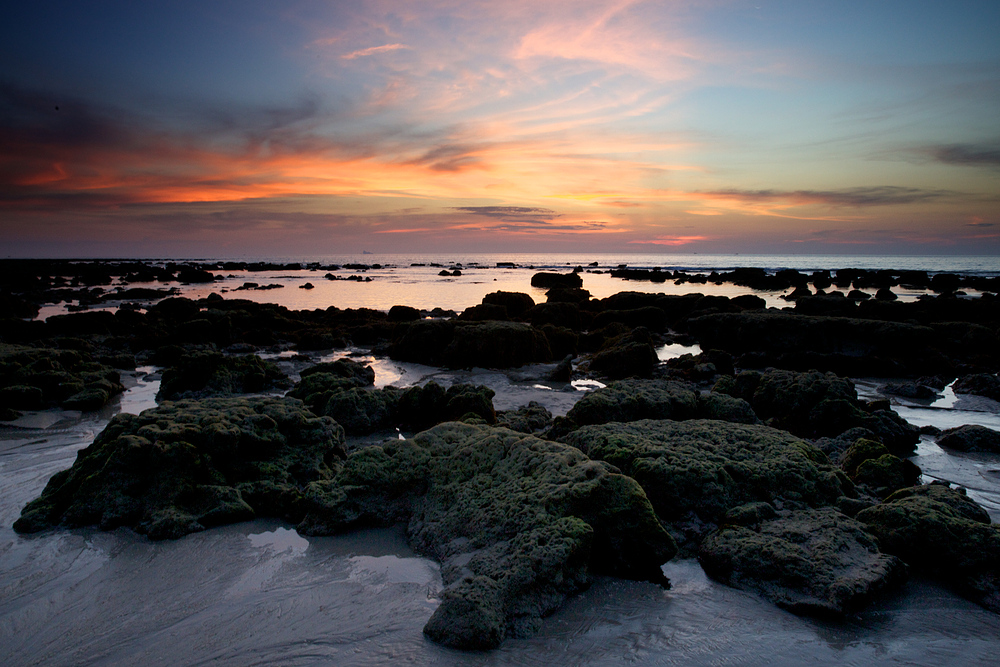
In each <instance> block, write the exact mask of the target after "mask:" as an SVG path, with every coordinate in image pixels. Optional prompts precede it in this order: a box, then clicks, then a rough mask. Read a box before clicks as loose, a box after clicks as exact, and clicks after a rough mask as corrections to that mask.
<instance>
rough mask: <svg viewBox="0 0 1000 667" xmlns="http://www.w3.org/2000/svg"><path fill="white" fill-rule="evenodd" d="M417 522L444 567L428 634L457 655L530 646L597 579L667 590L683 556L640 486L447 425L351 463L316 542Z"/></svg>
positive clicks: (320, 501)
mask: <svg viewBox="0 0 1000 667" xmlns="http://www.w3.org/2000/svg"><path fill="white" fill-rule="evenodd" d="M397 520H405V521H407V523H408V526H409V528H408V533H409V536H410V542H411V544H412V545H413V547H414V548H415V549H417V550H418V551H419V552H421V553H425V554H428V555H430V556H432V557H434V558H435V559H437V560H439V561H441V562H442V563H443V568H442V577H443V580H444V583H445V585H446V590H445V592H444V594H443V595H442V597H441V604H440V606H439V607H438V608H437V610H436V611H435V612H434V615H433V616H432V617H431V619H430V620H429V621H428V624H427V626H426V628H425V629H424V631H425V632H426V633H427V635H428V636H429V637H431V638H432V639H434V640H435V641H437V642H439V643H442V644H445V645H448V646H454V647H456V648H463V649H486V648H493V647H495V646H497V645H498V644H499V643H500V642H501V641H502V640H503V639H504V638H505V637H507V636H525V635H526V634H530V633H532V632H533V631H534V630H536V629H537V627H538V624H539V622H540V619H541V617H542V616H544V615H546V614H548V613H550V612H551V611H553V610H554V609H555V608H556V607H558V606H559V605H560V604H562V602H563V601H564V600H565V598H566V596H568V595H571V594H573V593H576V592H579V591H580V590H582V589H583V588H584V587H586V586H587V584H588V582H589V578H590V573H591V571H592V570H593V571H597V572H606V573H612V574H616V575H618V576H624V577H629V578H637V579H649V580H652V581H656V582H660V583H665V581H664V580H663V577H662V574H661V573H660V569H659V566H660V564H662V563H663V562H665V561H666V560H669V559H670V558H671V557H672V556H673V555H674V554H675V553H676V546H675V545H674V542H673V540H672V539H671V538H670V536H669V535H668V534H667V533H666V532H665V531H664V530H663V529H662V527H661V526H660V524H659V521H658V520H657V518H656V515H655V514H654V513H653V510H652V508H651V507H650V506H649V502H648V500H647V499H646V497H645V494H644V493H643V492H642V490H641V489H640V487H639V485H638V484H637V483H636V482H635V481H633V480H631V479H629V478H627V477H625V476H623V475H621V474H619V473H617V471H615V470H614V468H612V467H610V466H608V465H607V464H605V463H600V462H596V461H591V460H589V459H588V458H587V457H586V456H584V455H583V454H582V453H581V452H580V451H579V450H577V449H574V448H572V447H567V446H565V445H561V444H559V443H553V442H549V441H545V440H540V439H538V438H535V437H532V436H529V435H525V434H523V433H516V432H513V431H510V430H508V429H498V428H490V427H487V426H475V425H470V424H458V423H454V422H452V423H446V424H442V425H439V426H437V427H435V428H432V429H430V430H428V431H425V432H423V433H420V434H418V435H417V436H415V437H414V438H413V439H412V440H405V441H387V442H386V443H384V444H383V445H382V446H380V447H370V448H366V449H363V450H361V451H359V452H357V453H355V454H353V455H352V456H351V457H350V458H348V460H347V462H346V463H345V465H344V467H343V469H342V470H341V471H340V473H339V474H338V476H337V478H336V479H334V480H332V481H330V482H329V483H324V482H320V483H317V485H316V492H315V496H314V502H313V508H312V510H311V512H310V514H309V515H308V516H307V517H306V520H305V521H304V522H303V524H302V526H300V528H301V529H303V530H305V531H307V532H310V533H313V534H325V533H331V532H338V531H340V530H344V529H346V528H348V527H355V526H358V525H371V524H375V525H384V524H385V523H387V522H393V521H397Z"/></svg>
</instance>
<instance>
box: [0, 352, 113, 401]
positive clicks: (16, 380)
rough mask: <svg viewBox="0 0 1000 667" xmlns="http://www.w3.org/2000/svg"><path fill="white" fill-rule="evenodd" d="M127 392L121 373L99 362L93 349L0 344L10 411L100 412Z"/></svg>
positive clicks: (2, 395) (2, 385)
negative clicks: (60, 410) (65, 410)
mask: <svg viewBox="0 0 1000 667" xmlns="http://www.w3.org/2000/svg"><path fill="white" fill-rule="evenodd" d="M60 340H62V342H64V343H66V344H77V343H80V342H81V341H78V340H76V339H60ZM83 347H86V346H83ZM123 391H125V387H124V386H122V383H121V376H120V375H119V373H118V371H116V370H115V369H113V368H111V367H110V366H106V365H104V364H101V363H98V362H97V361H95V358H94V356H93V355H92V353H91V352H90V351H89V349H80V350H75V349H72V350H70V349H58V348H34V347H27V346H23V345H6V344H0V402H2V403H3V404H5V405H6V406H7V407H9V408H14V409H18V410H41V409H44V408H46V407H54V406H56V405H59V406H61V407H64V408H66V409H69V410H96V409H98V408H100V407H102V406H103V405H105V404H106V403H107V402H108V401H109V400H110V399H111V397H112V396H115V395H117V394H120V393H121V392H123ZM67 401H68V403H67Z"/></svg>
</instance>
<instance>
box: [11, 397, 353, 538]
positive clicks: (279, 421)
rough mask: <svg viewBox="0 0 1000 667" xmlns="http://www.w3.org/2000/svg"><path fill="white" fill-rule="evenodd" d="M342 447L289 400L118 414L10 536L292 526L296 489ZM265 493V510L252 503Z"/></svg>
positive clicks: (166, 534)
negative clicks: (274, 521) (268, 519)
mask: <svg viewBox="0 0 1000 667" xmlns="http://www.w3.org/2000/svg"><path fill="white" fill-rule="evenodd" d="M342 444H343V430H342V429H341V428H340V427H339V426H337V425H336V424H335V423H334V422H333V421H332V420H330V419H328V418H317V417H316V416H315V415H313V414H312V413H310V412H308V411H307V410H305V408H304V407H303V406H302V403H301V402H299V401H295V400H292V399H278V398H214V399H205V400H202V401H178V402H176V403H171V402H167V403H164V404H163V405H161V406H159V407H157V408H154V409H151V410H146V411H144V412H143V413H142V414H140V415H138V416H136V415H130V414H125V413H121V414H119V415H116V416H115V417H114V418H113V419H112V420H111V422H110V423H109V424H108V426H107V427H106V428H105V429H104V430H103V431H102V432H101V433H100V434H99V435H98V436H97V438H96V439H95V440H94V443H93V444H92V445H90V446H89V447H87V448H86V449H84V450H82V451H81V452H80V453H79V454H78V455H77V460H76V462H75V463H74V464H73V466H72V467H71V468H69V469H68V470H63V471H61V472H58V473H56V474H55V475H53V477H52V479H51V480H49V483H48V484H47V485H46V487H45V490H44V491H43V492H42V495H41V497H39V498H38V499H36V500H33V501H32V502H30V503H28V505H27V506H26V507H25V508H24V510H23V511H22V512H21V517H20V518H19V519H18V520H17V521H16V522H15V524H14V529H15V530H17V531H18V532H22V533H30V532H36V531H39V530H43V529H45V528H48V527H51V526H56V525H63V526H67V527H78V526H88V525H97V526H99V527H100V528H101V529H102V530H111V529H113V528H116V527H118V526H128V527H130V528H133V529H135V530H136V531H138V532H140V533H145V534H147V535H149V537H150V538H152V539H163V538H178V537H181V536H182V535H185V534H187V533H191V532H196V531H199V530H203V529H205V528H207V527H208V526H211V525H218V524H221V523H231V522H234V521H243V520H246V519H249V518H252V517H253V516H277V517H286V518H290V519H291V520H293V521H296V520H298V518H301V514H300V512H301V508H300V507H299V505H300V503H301V500H302V493H303V490H304V488H305V486H306V485H307V484H309V483H310V482H313V481H315V480H319V479H326V478H331V477H333V473H334V471H335V470H336V468H337V466H338V465H339V464H338V461H339V459H341V458H343V456H344V452H343V448H342ZM267 489H270V490H271V493H270V496H268V497H269V498H270V499H271V501H274V502H261V501H260V498H264V497H265V495H267V494H264V495H261V493H262V491H263V490H267ZM275 499H277V500H275Z"/></svg>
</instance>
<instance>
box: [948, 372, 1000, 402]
mask: <svg viewBox="0 0 1000 667" xmlns="http://www.w3.org/2000/svg"><path fill="white" fill-rule="evenodd" d="M951 388H952V390H953V391H954V392H955V393H956V394H974V395H976V396H985V397H986V398H992V399H993V400H994V401H1000V377H997V376H996V375H994V374H992V373H977V374H975V375H965V376H963V377H960V378H959V379H958V380H956V381H955V384H953V385H952V387H951Z"/></svg>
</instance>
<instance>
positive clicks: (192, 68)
mask: <svg viewBox="0 0 1000 667" xmlns="http://www.w3.org/2000/svg"><path fill="white" fill-rule="evenodd" d="M998 35H1000V2H997V0H989V1H983V2H971V1H970V2H966V1H962V0H956V1H953V2H943V1H938V2H922V1H913V0H908V1H905V2H903V1H898V2H897V1H895V0H892V1H882V0H859V1H853V0H852V1H843V2H838V1H836V0H826V1H819V0H789V1H784V2H772V1H769V0H751V1H746V2H744V1H742V0H739V1H737V0H733V1H729V0H704V1H698V2H680V1H672V0H658V1H656V2H622V1H619V2H603V1H597V0H595V1H587V0H583V1H573V2H562V1H547V0H531V1H530V2H522V1H521V0H503V1H498V0H490V1H488V2H480V1H478V0H460V1H459V0H456V1H453V2H452V1H437V2H430V1H429V2H406V1H404V0H398V1H395V2H380V1H372V2H349V1H334V2H318V1H301V2H300V1H297V0H288V1H285V2H263V1H261V2H252V1H249V0H239V1H236V0H233V1H231V2H230V1H221V0H201V1H198V2H159V3H148V2H133V1H122V2H103V1H100V0H88V1H86V2H80V1H79V0H76V1H74V2H47V1H38V2H20V3H14V2H9V3H5V4H4V9H2V10H0V63H2V64H0V256H178V257H184V256H189V257H190V256H198V257H206V256H226V257H236V256H248V255H269V256H278V255H284V256H295V255H304V256H310V257H312V256H319V255H323V254H341V253H356V252H360V251H361V250H362V249H364V250H370V251H373V252H452V251H454V252H468V251H478V252H487V251H493V250H496V251H506V252H515V251H566V252H599V251H607V252H674V251H677V252H740V253H763V252H780V253H844V254H876V253H892V254H936V253H949V254H950V253H967V254H1000V37H998Z"/></svg>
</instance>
